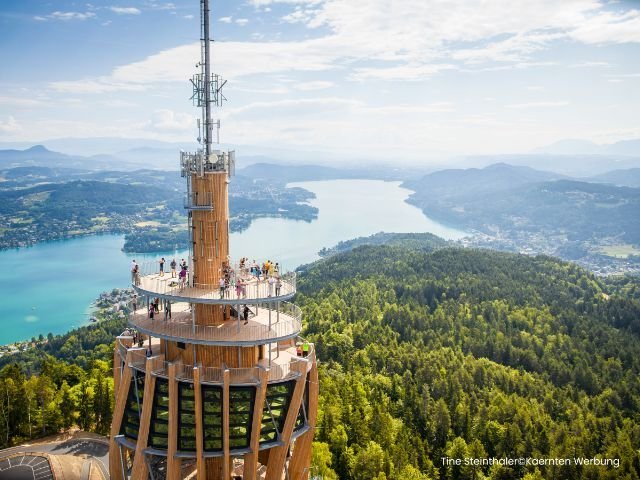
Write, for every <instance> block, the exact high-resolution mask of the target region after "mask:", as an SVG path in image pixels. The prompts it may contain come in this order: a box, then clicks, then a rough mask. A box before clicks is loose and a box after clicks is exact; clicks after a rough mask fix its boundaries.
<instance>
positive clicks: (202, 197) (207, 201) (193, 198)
mask: <svg viewBox="0 0 640 480" xmlns="http://www.w3.org/2000/svg"><path fill="white" fill-rule="evenodd" d="M213 206H214V205H213V194H212V192H202V193H198V192H195V193H194V192H191V193H187V194H186V195H185V196H184V208H185V209H187V210H213Z"/></svg>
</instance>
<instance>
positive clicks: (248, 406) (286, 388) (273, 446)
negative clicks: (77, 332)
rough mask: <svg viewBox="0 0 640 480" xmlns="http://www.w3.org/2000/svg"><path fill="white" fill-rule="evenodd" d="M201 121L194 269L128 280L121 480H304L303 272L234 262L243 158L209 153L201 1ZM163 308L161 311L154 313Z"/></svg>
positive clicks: (119, 413) (307, 390)
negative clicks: (238, 162) (235, 191)
mask: <svg viewBox="0 0 640 480" xmlns="http://www.w3.org/2000/svg"><path fill="white" fill-rule="evenodd" d="M200 3H201V17H202V22H201V26H202V37H201V42H202V53H201V55H202V59H201V62H200V67H201V72H200V73H199V74H197V75H195V76H194V77H193V79H192V80H191V82H192V84H193V89H194V96H193V100H194V103H195V104H196V105H197V106H199V107H200V108H201V109H202V120H201V122H199V126H201V127H202V137H203V138H199V139H198V140H199V142H200V144H201V145H200V148H199V149H198V150H197V151H196V152H195V153H189V152H181V156H180V167H181V172H182V176H183V177H184V178H186V182H187V194H186V197H185V202H184V207H185V209H186V210H187V213H188V229H189V236H190V241H191V246H190V254H189V258H188V259H187V260H185V261H184V262H183V261H182V260H181V259H180V260H178V259H175V260H176V262H177V263H178V265H177V267H176V269H175V270H176V271H175V273H174V272H173V271H172V269H171V267H170V261H167V262H166V263H165V265H164V271H163V272H160V271H159V265H158V263H157V262H154V263H152V264H149V265H140V266H139V267H138V268H139V270H138V271H137V272H132V284H133V288H134V289H135V290H136V292H137V300H136V301H135V302H134V304H133V305H132V307H131V313H130V315H129V325H130V327H131V328H130V329H127V330H126V331H125V332H124V333H123V334H122V335H120V336H118V338H117V339H116V348H115V352H114V384H115V389H114V390H115V407H114V414H113V422H112V425H111V439H110V456H109V462H110V466H109V469H110V474H111V478H112V480H126V479H133V480H147V479H152V480H156V479H167V480H179V479H184V478H187V477H188V478H196V479H198V480H205V479H211V480H213V479H224V480H239V479H244V480H258V479H264V480H285V479H291V480H301V479H307V478H308V476H309V465H310V461H311V443H312V440H313V434H314V428H315V421H316V412H317V401H318V372H317V366H316V361H315V352H314V348H313V345H311V344H308V343H303V342H302V340H301V339H300V338H299V333H300V330H301V312H300V309H299V308H298V307H296V306H295V305H294V304H292V303H290V302H288V301H287V300H290V299H291V297H293V296H294V295H295V293H296V275H295V272H282V271H280V269H279V268H278V266H277V265H276V264H268V265H267V266H266V268H263V267H264V265H263V264H258V265H257V268H258V269H259V272H256V268H255V267H256V265H254V264H249V262H248V259H244V260H241V261H239V262H236V263H234V262H233V261H232V260H231V259H230V257H229V208H228V184H229V180H230V177H231V176H232V175H233V171H234V162H235V153H234V152H233V151H220V150H215V149H213V148H212V144H213V142H212V130H213V126H214V125H216V126H217V127H218V128H219V125H220V123H219V121H218V122H216V123H215V124H214V123H213V122H212V121H211V107H212V106H220V104H221V102H222V100H224V97H223V96H222V94H221V92H220V90H221V88H222V86H223V85H224V83H225V82H223V81H221V79H220V77H219V76H218V75H215V74H211V73H210V53H209V44H210V39H209V5H208V0H201V2H200ZM154 305H156V307H154Z"/></svg>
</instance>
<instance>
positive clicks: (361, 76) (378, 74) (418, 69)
mask: <svg viewBox="0 0 640 480" xmlns="http://www.w3.org/2000/svg"><path fill="white" fill-rule="evenodd" d="M454 68H456V66H455V65H452V64H446V63H443V64H423V65H421V64H406V65H399V66H393V67H371V68H356V69H355V70H354V73H353V75H351V77H350V78H351V79H352V80H359V81H364V80H409V81H411V80H413V81H415V80H423V79H425V78H428V77H431V76H433V75H435V74H437V73H440V72H442V71H444V70H451V69H454Z"/></svg>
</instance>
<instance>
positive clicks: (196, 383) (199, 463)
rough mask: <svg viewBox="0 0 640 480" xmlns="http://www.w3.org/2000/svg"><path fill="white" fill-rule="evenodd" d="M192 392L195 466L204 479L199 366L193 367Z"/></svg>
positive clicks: (199, 479)
mask: <svg viewBox="0 0 640 480" xmlns="http://www.w3.org/2000/svg"><path fill="white" fill-rule="evenodd" d="M193 394H194V399H195V404H196V467H197V469H198V475H197V479H198V480H206V478H207V467H206V462H205V461H204V422H203V419H202V386H201V385H200V367H193Z"/></svg>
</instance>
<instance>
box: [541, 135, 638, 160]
mask: <svg viewBox="0 0 640 480" xmlns="http://www.w3.org/2000/svg"><path fill="white" fill-rule="evenodd" d="M534 152H535V153H546V154H555V155H558V154H559V155H585V154H586V155H629V156H634V157H640V139H634V140H621V141H619V142H615V143H608V144H597V143H594V142H591V141H589V140H560V141H559V142H555V143H552V144H551V145H547V146H545V147H542V148H538V149H536V150H534Z"/></svg>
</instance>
